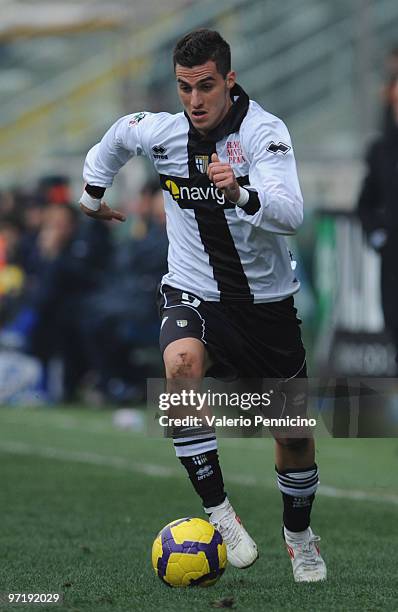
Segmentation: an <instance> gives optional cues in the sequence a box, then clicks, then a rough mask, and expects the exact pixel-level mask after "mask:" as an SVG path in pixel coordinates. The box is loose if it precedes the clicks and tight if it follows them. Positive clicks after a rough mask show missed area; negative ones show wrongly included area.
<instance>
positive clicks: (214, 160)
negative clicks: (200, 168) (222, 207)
mask: <svg viewBox="0 0 398 612" xmlns="http://www.w3.org/2000/svg"><path fill="white" fill-rule="evenodd" d="M207 176H208V177H209V179H210V180H211V181H212V183H214V185H215V186H216V187H217V189H220V190H221V191H222V192H223V194H224V195H225V197H226V198H227V200H229V201H230V202H237V201H238V200H239V195H240V190H239V184H238V181H237V180H236V176H235V174H234V171H233V170H232V168H231V166H230V165H229V164H226V163H223V162H220V160H219V159H218V156H217V154H216V153H213V154H212V156H211V163H210V164H209V167H208V169H207Z"/></svg>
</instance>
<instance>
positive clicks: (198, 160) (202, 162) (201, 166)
mask: <svg viewBox="0 0 398 612" xmlns="http://www.w3.org/2000/svg"><path fill="white" fill-rule="evenodd" d="M195 166H196V167H197V169H198V170H199V172H201V173H202V174H206V172H207V168H208V167H209V156H208V155H195Z"/></svg>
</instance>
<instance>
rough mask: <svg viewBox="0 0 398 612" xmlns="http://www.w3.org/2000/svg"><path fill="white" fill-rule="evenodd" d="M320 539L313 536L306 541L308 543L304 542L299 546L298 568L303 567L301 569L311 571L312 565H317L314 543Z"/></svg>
mask: <svg viewBox="0 0 398 612" xmlns="http://www.w3.org/2000/svg"><path fill="white" fill-rule="evenodd" d="M320 539H321V538H320V537H319V536H316V535H313V536H311V538H310V539H309V540H308V542H304V543H303V544H302V545H301V546H300V560H301V563H300V566H303V569H304V570H305V569H306V568H308V569H313V567H314V565H317V563H318V554H317V551H316V550H315V542H319V541H320Z"/></svg>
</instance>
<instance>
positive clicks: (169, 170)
mask: <svg viewBox="0 0 398 612" xmlns="http://www.w3.org/2000/svg"><path fill="white" fill-rule="evenodd" d="M232 96H233V104H232V106H231V108H230V110H229V111H228V113H227V115H226V117H225V118H224V120H223V121H222V122H221V123H220V124H219V125H218V126H217V128H215V129H214V130H213V131H212V132H210V133H208V134H206V135H205V136H203V135H201V134H200V133H199V132H198V131H197V130H196V129H195V128H194V127H193V125H192V124H191V122H190V120H189V117H188V116H187V115H186V114H185V113H183V112H181V113H177V114H175V115H172V114H169V113H147V112H141V113H136V114H133V115H127V116H125V117H122V118H121V119H119V120H118V121H117V122H116V123H115V124H114V125H113V126H112V127H111V128H110V129H109V130H108V131H107V133H106V134H105V136H104V137H103V138H102V140H101V142H100V143H98V144H97V145H95V146H94V147H93V148H92V149H91V150H90V151H89V153H88V155H87V158H86V162H85V166H84V179H85V181H86V182H87V184H88V185H90V186H97V187H103V188H106V187H110V186H111V185H112V182H113V178H114V176H115V175H116V173H117V172H118V170H119V169H120V168H121V167H122V166H123V165H124V164H125V163H126V162H127V161H128V160H129V159H130V158H131V157H132V156H133V155H146V156H147V157H148V158H149V159H150V160H152V163H153V164H154V166H155V168H156V170H157V172H158V173H159V176H160V182H161V186H162V189H163V192H164V201H165V209H166V217H167V233H168V238H169V253H168V265H169V272H168V274H166V275H165V277H164V279H163V282H164V283H167V284H168V285H170V286H172V287H176V288H179V289H182V290H184V291H187V292H191V293H193V294H194V295H196V296H198V297H200V298H201V299H203V300H209V301H231V300H232V301H236V300H240V301H250V302H254V303H258V302H271V301H278V300H282V299H284V298H285V297H287V296H289V295H292V294H293V293H295V292H296V291H298V289H299V282H298V280H297V279H296V278H295V275H294V272H293V270H292V266H291V257H290V253H289V250H288V248H287V245H286V242H285V238H284V237H283V235H289V234H294V233H295V232H296V230H297V228H298V227H299V225H300V224H301V222H302V219H303V201H302V195H301V191H300V186H299V182H298V178H297V171H296V163H295V159H294V154H293V149H292V144H291V141H290V136H289V133H288V131H287V128H286V126H285V125H284V123H283V122H282V121H281V120H280V119H278V118H277V117H275V116H274V115H271V114H270V113H268V112H266V111H265V110H264V109H262V108H261V107H260V106H259V105H258V104H257V103H256V102H254V101H249V98H248V96H247V95H246V93H245V92H244V91H243V90H242V88H241V87H239V86H238V85H235V87H234V88H233V90H232ZM214 152H216V153H217V155H218V157H219V159H220V161H221V162H227V163H229V164H231V166H232V168H233V170H234V173H235V176H236V177H237V179H238V182H239V184H240V185H241V186H243V187H246V188H247V189H248V190H249V194H250V196H249V201H248V202H247V204H246V205H245V206H244V207H242V208H240V207H238V206H236V205H235V204H233V203H231V202H229V201H228V200H226V198H225V196H224V194H223V193H222V192H221V191H220V190H218V189H216V188H215V186H214V185H213V184H212V183H211V182H210V180H209V178H208V176H207V174H206V170H207V166H208V164H209V161H210V159H211V155H212V153H214ZM97 197H98V196H97Z"/></svg>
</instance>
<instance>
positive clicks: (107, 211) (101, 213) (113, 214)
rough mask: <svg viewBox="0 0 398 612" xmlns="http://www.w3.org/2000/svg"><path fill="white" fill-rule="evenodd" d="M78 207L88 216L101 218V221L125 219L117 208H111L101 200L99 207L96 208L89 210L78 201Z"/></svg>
mask: <svg viewBox="0 0 398 612" xmlns="http://www.w3.org/2000/svg"><path fill="white" fill-rule="evenodd" d="M80 209H81V210H82V211H83V212H84V213H85V214H86V215H87V216H88V217H93V219H101V220H102V221H112V220H113V219H115V220H116V221H126V217H125V216H124V215H123V214H122V213H121V212H119V211H118V210H113V208H111V207H110V206H108V204H107V203H106V202H101V207H100V208H99V209H98V210H91V209H90V208H87V207H86V206H84V204H82V203H80Z"/></svg>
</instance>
